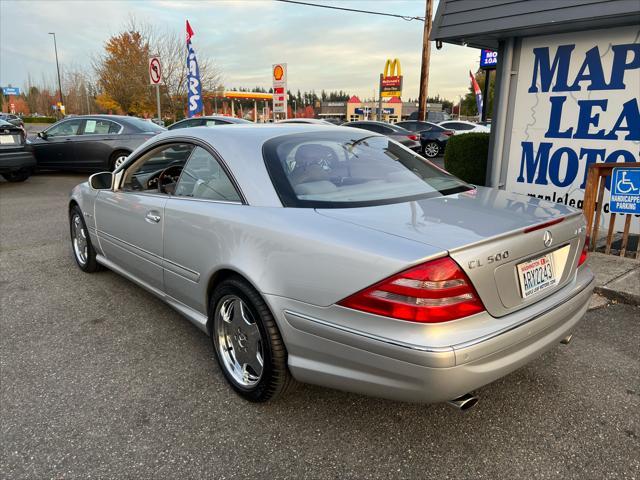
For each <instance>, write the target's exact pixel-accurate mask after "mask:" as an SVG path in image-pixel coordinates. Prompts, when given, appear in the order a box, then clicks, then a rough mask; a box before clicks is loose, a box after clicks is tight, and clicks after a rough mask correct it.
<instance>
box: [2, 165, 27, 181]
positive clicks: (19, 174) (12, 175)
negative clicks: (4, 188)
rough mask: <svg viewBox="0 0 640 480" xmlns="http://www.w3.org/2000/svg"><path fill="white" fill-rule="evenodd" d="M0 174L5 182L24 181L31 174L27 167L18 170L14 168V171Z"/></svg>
mask: <svg viewBox="0 0 640 480" xmlns="http://www.w3.org/2000/svg"><path fill="white" fill-rule="evenodd" d="M2 176H3V177H4V178H5V180H6V181H7V182H24V181H25V180H26V179H27V178H29V177H30V176H31V170H29V169H28V168H21V169H20V170H16V171H15V172H7V173H3V174H2Z"/></svg>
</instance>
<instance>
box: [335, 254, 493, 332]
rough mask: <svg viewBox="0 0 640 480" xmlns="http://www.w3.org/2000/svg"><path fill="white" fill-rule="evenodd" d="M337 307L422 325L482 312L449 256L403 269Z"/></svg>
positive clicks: (473, 292) (466, 281)
mask: <svg viewBox="0 0 640 480" xmlns="http://www.w3.org/2000/svg"><path fill="white" fill-rule="evenodd" d="M338 305H341V306H343V307H348V308H353V309H355V310H361V311H364V312H369V313H375V314H377V315H383V316H385V317H391V318H396V319H399V320H409V321H411V322H424V323H436V322H446V321H449V320H455V319H457V318H462V317H467V316H469V315H473V314H474V313H479V312H482V311H484V305H483V304H482V302H481V301H480V299H479V298H478V294H477V292H476V290H475V289H474V288H473V285H471V281H470V280H469V278H468V277H467V276H466V275H465V273H464V272H463V271H462V269H461V268H460V267H459V266H458V264H457V263H456V262H454V261H453V260H452V259H451V258H450V257H444V258H439V259H437V260H433V261H431V262H427V263H423V264H422V265H418V266H417V267H413V268H410V269H409V270H405V271H404V272H401V273H398V274H396V275H394V276H392V277H389V278H387V279H386V280H383V281H382V282H380V283H376V284H375V285H373V286H371V287H368V288H366V289H364V290H361V291H360V292H357V293H355V294H353V295H351V296H350V297H347V298H345V299H344V300H342V301H340V302H338Z"/></svg>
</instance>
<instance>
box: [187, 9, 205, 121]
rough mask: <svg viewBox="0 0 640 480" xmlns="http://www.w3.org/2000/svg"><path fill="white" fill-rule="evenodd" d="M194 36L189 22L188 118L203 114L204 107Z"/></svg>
mask: <svg viewBox="0 0 640 480" xmlns="http://www.w3.org/2000/svg"><path fill="white" fill-rule="evenodd" d="M193 35H194V33H193V30H192V29H191V25H189V20H187V92H188V94H187V99H188V109H187V117H189V118H191V117H195V116H198V115H199V114H201V113H202V111H203V110H204V105H203V103H202V83H201V82H200V69H199V68H198V60H197V58H196V52H195V51H194V50H193V45H192V44H191V37H192V36H193Z"/></svg>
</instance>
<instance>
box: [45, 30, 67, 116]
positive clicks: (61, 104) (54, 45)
mask: <svg viewBox="0 0 640 480" xmlns="http://www.w3.org/2000/svg"><path fill="white" fill-rule="evenodd" d="M49 35H53V49H54V50H55V52H56V69H57V70H58V90H59V92H60V113H62V106H63V105H64V101H63V100H62V82H61V81H60V64H59V63H58V44H57V43H56V34H55V32H49Z"/></svg>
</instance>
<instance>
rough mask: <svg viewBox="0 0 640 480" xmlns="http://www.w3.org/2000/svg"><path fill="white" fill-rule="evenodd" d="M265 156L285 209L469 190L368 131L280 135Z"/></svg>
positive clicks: (266, 147)
mask: <svg viewBox="0 0 640 480" xmlns="http://www.w3.org/2000/svg"><path fill="white" fill-rule="evenodd" d="M264 156H265V162H266V165H267V169H268V171H269V175H270V176H271V180H272V181H273V184H274V186H275V188H276V190H277V192H278V195H279V196H280V199H281V200H282V202H283V204H284V205H285V206H288V207H311V208H344V207H359V206H369V205H381V204H386V203H397V202H403V201H408V200H416V199H422V198H429V197H436V196H442V195H449V194H452V193H458V192H462V191H465V190H470V189H472V188H473V187H472V186H470V185H468V184H466V183H464V182H463V181H462V180H459V179H458V178H456V177H454V176H453V175H450V174H448V173H447V172H445V171H443V170H441V169H439V168H438V167H436V166H435V165H433V164H431V163H429V162H428V161H427V160H425V159H424V158H422V157H420V156H418V155H417V154H415V153H413V152H412V151H411V150H409V149H407V148H405V147H403V146H401V145H399V144H398V143H396V142H394V141H392V140H390V139H389V138H387V137H382V136H378V135H375V136H370V135H368V134H367V132H363V134H358V133H357V132H352V131H348V132H345V133H342V132H336V131H332V132H327V133H325V132H312V133H309V132H305V133H297V134H291V135H284V136H282V137H277V138H274V139H271V140H269V141H268V142H266V143H265V145H264Z"/></svg>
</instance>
